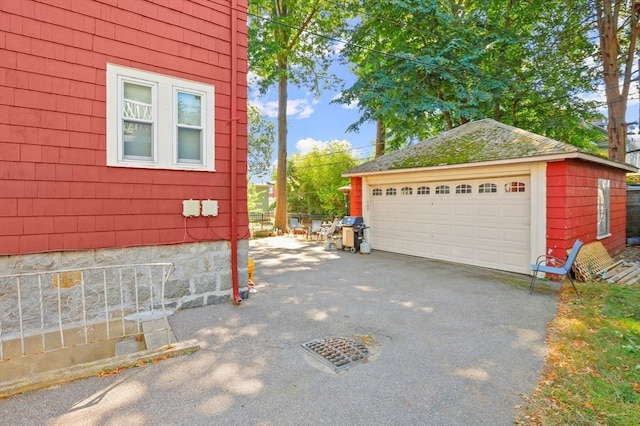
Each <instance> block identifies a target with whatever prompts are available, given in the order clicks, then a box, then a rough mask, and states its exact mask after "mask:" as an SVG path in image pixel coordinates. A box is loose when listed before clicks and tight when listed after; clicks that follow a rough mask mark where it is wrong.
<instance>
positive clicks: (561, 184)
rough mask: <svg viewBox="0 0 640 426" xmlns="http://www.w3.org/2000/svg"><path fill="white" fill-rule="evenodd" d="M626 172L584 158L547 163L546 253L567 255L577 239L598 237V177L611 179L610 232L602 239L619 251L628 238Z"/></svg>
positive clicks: (591, 239)
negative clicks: (567, 251) (583, 159)
mask: <svg viewBox="0 0 640 426" xmlns="http://www.w3.org/2000/svg"><path fill="white" fill-rule="evenodd" d="M625 176H626V175H625V172H624V171H621V170H617V169H613V168H610V167H606V166H603V165H599V164H595V163H588V162H585V161H581V160H566V161H561V162H554V163H549V164H548V166H547V254H550V255H552V256H558V257H560V258H564V257H566V255H565V253H566V250H567V249H570V248H571V246H572V244H573V242H574V241H575V240H576V239H578V238H579V239H581V240H582V241H584V242H585V243H590V242H593V241H596V240H597V236H598V229H597V227H598V224H597V203H598V179H609V180H610V181H611V192H610V230H611V235H610V236H608V237H605V238H603V239H601V241H602V243H603V244H604V246H605V247H606V249H607V250H608V251H609V254H611V255H612V256H613V255H616V254H618V253H619V252H621V251H622V250H624V247H625V242H626V220H627V212H626V202H627V201H626V200H627V194H626V182H625Z"/></svg>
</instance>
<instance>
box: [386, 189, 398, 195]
mask: <svg viewBox="0 0 640 426" xmlns="http://www.w3.org/2000/svg"><path fill="white" fill-rule="evenodd" d="M397 192H398V191H396V189H395V188H387V191H386V194H387V195H396V194H397Z"/></svg>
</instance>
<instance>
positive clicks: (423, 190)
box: [417, 186, 431, 195]
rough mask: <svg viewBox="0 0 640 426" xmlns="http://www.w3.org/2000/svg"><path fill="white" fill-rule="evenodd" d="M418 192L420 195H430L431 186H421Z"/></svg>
mask: <svg viewBox="0 0 640 426" xmlns="http://www.w3.org/2000/svg"><path fill="white" fill-rule="evenodd" d="M417 193H418V195H429V194H431V188H429V187H428V186H419V187H418V191H417Z"/></svg>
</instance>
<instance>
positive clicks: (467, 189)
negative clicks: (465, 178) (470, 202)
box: [456, 184, 471, 194]
mask: <svg viewBox="0 0 640 426" xmlns="http://www.w3.org/2000/svg"><path fill="white" fill-rule="evenodd" d="M456 194H471V185H467V184H462V185H456Z"/></svg>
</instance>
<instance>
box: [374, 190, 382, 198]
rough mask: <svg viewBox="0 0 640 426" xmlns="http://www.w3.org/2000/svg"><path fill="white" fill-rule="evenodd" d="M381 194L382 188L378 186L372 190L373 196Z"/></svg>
mask: <svg viewBox="0 0 640 426" xmlns="http://www.w3.org/2000/svg"><path fill="white" fill-rule="evenodd" d="M381 195H382V189H380V188H375V189H374V190H373V196H374V197H379V196H381Z"/></svg>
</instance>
